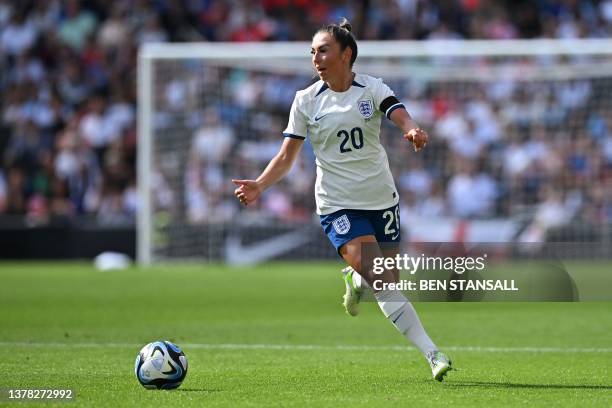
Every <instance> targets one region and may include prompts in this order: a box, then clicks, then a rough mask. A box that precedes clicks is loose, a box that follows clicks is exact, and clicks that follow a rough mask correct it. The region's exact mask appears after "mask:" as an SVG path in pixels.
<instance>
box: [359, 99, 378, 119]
mask: <svg viewBox="0 0 612 408" xmlns="http://www.w3.org/2000/svg"><path fill="white" fill-rule="evenodd" d="M357 108H358V109H359V113H361V116H363V117H364V118H366V119H370V118H371V117H372V115H374V104H373V103H372V101H371V100H370V99H366V100H363V101H359V102H358V103H357Z"/></svg>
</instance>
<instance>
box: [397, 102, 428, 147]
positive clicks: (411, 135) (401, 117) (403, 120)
mask: <svg viewBox="0 0 612 408" xmlns="http://www.w3.org/2000/svg"><path fill="white" fill-rule="evenodd" d="M390 119H391V120H392V121H393V123H395V125H396V126H397V127H398V128H400V129H401V130H402V132H404V139H406V140H408V141H410V142H412V144H413V145H414V151H415V152H418V151H419V150H421V149H422V148H424V147H425V145H426V144H427V140H428V139H429V135H428V134H427V132H426V131H424V130H423V129H421V128H420V127H419V125H418V124H417V123H416V122H415V121H414V120H412V118H411V117H410V114H409V113H408V112H407V111H406V110H405V109H396V110H394V111H393V112H391V116H390Z"/></svg>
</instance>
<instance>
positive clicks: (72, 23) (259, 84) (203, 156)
mask: <svg viewBox="0 0 612 408" xmlns="http://www.w3.org/2000/svg"><path fill="white" fill-rule="evenodd" d="M342 16H346V17H348V18H349V19H350V20H351V21H352V23H353V26H354V27H355V29H354V31H355V33H356V35H357V37H358V39H433V38H487V39H508V38H578V37H609V36H610V35H611V34H612V0H605V1H596V0H565V1H552V0H538V1H509V0H508V1H484V0H455V1H423V0H371V1H363V2H359V1H339V0H329V1H305V0H294V1H287V0H260V1H246V0H236V1H218V0H184V1H171V0H149V1H147V0H125V1H119V0H114V1H113V0H106V1H101V0H89V1H87V0H83V1H79V0H48V1H34V0H29V1H28V0H20V1H16V0H15V1H9V0H0V55H1V56H2V58H1V59H0V61H1V62H0V64H1V65H0V87H1V92H2V95H3V97H2V98H1V102H0V103H1V105H0V109H1V122H0V214H17V215H27V216H28V217H29V218H30V219H33V220H38V221H40V222H44V221H45V220H46V219H48V218H49V217H54V216H66V217H72V216H74V215H89V216H94V217H97V218H98V219H99V220H101V221H102V222H106V223H123V222H133V220H134V217H135V214H136V212H137V210H138V199H137V194H136V143H137V138H136V121H135V116H136V59H137V51H138V47H139V46H140V45H141V44H144V43H150V42H167V41H173V42H177V41H285V40H290V41H293V40H306V41H308V40H309V39H310V38H311V35H312V33H313V32H314V31H315V30H316V29H317V28H318V27H319V26H321V25H323V24H325V23H328V22H334V21H338V20H339V18H340V17H342ZM192 72H194V74H193V75H192V77H193V78H192V77H190V75H189V74H184V73H183V72H182V71H181V69H178V70H174V71H170V72H169V73H168V76H167V83H166V84H165V87H164V89H163V92H164V94H163V96H162V98H163V99H164V101H163V103H164V104H165V105H163V106H164V109H162V111H161V112H160V113H159V117H156V119H155V126H156V129H157V130H158V131H165V130H168V129H170V128H171V127H172V126H175V127H176V126H178V125H177V123H184V126H183V127H182V128H181V129H186V131H187V133H188V134H186V135H185V137H186V138H188V140H189V142H188V143H187V144H186V145H184V146H183V147H184V149H183V150H184V152H183V154H184V155H185V157H181V156H180V155H179V156H178V157H160V171H159V172H158V173H157V174H154V175H153V181H154V184H155V186H156V195H155V200H156V204H157V206H158V207H159V208H166V209H168V210H169V211H170V212H174V213H181V214H184V215H185V217H186V218H187V219H188V220H189V221H190V222H192V223H201V222H215V221H226V220H230V219H231V218H232V217H233V216H234V215H235V214H236V212H237V211H239V208H238V206H237V204H236V202H235V200H233V198H232V195H231V192H232V190H233V187H232V186H231V185H228V180H227V179H228V177H254V176H255V175H256V174H257V173H258V172H259V171H261V169H262V166H263V165H265V162H266V161H267V160H269V159H270V158H271V157H272V156H273V154H274V153H275V152H276V150H277V149H278V146H279V134H280V132H281V131H282V129H284V126H285V124H286V120H287V113H288V110H289V106H290V104H291V101H292V98H293V95H294V92H295V90H296V89H299V88H302V87H305V86H307V85H308V84H309V81H311V78H305V77H299V76H257V75H255V74H252V73H249V72H244V71H241V70H231V69H227V70H217V69H214V70H211V71H210V75H209V76H206V75H205V74H206V71H205V70H202V69H199V70H197V69H196V70H192ZM183 75H185V76H183ZM190 78H192V79H193V80H194V81H199V82H198V84H199V85H198V87H196V88H193V87H191V86H189V85H188V84H187V82H188V81H189V80H190ZM603 81H604V82H605V81H608V82H606V83H603V84H602V83H598V82H594V81H575V82H567V83H564V84H562V85H555V84H554V83H548V84H539V85H538V84H536V88H526V87H523V86H520V85H517V84H514V85H512V84H511V85H508V86H504V84H497V85H495V84H493V85H491V86H473V87H471V88H470V87H468V88H467V89H464V90H461V92H455V90H452V89H445V88H444V87H424V88H423V89H412V88H410V87H408V85H406V84H402V83H398V84H393V83H390V85H391V86H392V87H394V85H395V87H394V89H395V90H396V92H397V94H398V96H399V97H400V98H402V99H403V100H404V101H405V102H406V104H407V105H408V107H409V110H410V111H411V112H412V113H413V115H414V116H415V117H416V118H418V119H419V121H421V122H422V123H423V125H425V126H427V127H428V129H429V130H430V133H431V134H432V136H433V141H432V143H431V145H430V146H429V148H428V150H427V151H428V152H427V153H425V154H423V155H421V156H415V155H412V154H411V153H410V150H409V148H408V146H405V145H402V144H401V143H400V139H399V138H394V136H391V135H393V134H394V133H392V130H391V128H390V127H389V125H388V124H386V125H385V130H384V132H383V144H385V146H387V147H388V151H390V152H393V154H390V159H391V163H392V167H393V171H394V172H395V173H396V182H397V184H398V188H399V189H400V191H401V195H402V199H403V202H404V210H405V211H408V212H411V213H417V214H423V215H451V216H460V217H466V218H485V217H494V216H507V215H511V214H513V213H515V212H516V211H517V210H518V209H521V208H523V207H529V208H532V209H534V211H535V213H536V215H535V218H534V219H535V220H536V221H537V222H539V223H541V224H542V225H555V223H560V220H566V219H571V218H572V217H583V218H587V219H588V220H590V221H591V222H593V223H600V222H610V220H612V207H611V206H612V197H610V194H611V193H610V182H609V180H610V166H611V163H612V115H611V114H610V111H611V109H612V107H611V106H610V105H609V103H610V96H609V94H610V89H612V84H611V83H610V82H609V79H608V80H603ZM506 85H507V84H506ZM190 89H198V92H197V93H196V94H195V95H192V97H193V98H195V100H196V101H199V103H195V104H194V103H190V102H189V100H190V99H189V95H188V94H189V92H191V91H190ZM605 92H607V93H608V95H604V94H603V93H605ZM215 95H216V96H218V98H217V99H216V100H217V102H215V103H213V104H211V105H210V106H208V105H206V103H205V102H202V101H204V100H209V101H213V100H215V99H214V98H213V96H215ZM457 95H462V96H461V98H459V97H457ZM535 95H537V97H534V96H535ZM205 97H206V98H207V99H204V98H205ZM593 100H598V101H600V103H599V104H593V103H592V101H593ZM218 101H221V102H218ZM593 107H595V108H597V107H599V109H593ZM179 117H180V118H181V120H182V121H183V122H180V121H178V122H177V118H179ZM245 120H246V121H247V122H248V123H249V124H248V125H245ZM576 123H587V124H588V126H587V128H576V127H572V126H571V125H572V124H576ZM177 131H178V132H179V133H180V132H181V130H180V129H179V130H177ZM466 139H469V140H466ZM400 153H401V154H400ZM177 154H178V153H177ZM406 156H409V158H408V160H406ZM183 159H184V160H183ZM312 160H313V158H312V153H311V152H310V151H308V148H306V149H305V153H304V155H303V156H302V157H300V159H299V161H298V163H297V164H296V166H295V168H294V170H292V174H290V175H289V181H285V182H283V183H281V184H279V185H278V186H276V187H275V188H273V189H272V190H271V191H270V192H269V193H268V194H266V196H265V197H264V198H263V199H262V200H261V202H260V203H259V204H258V205H257V206H255V207H254V208H253V209H248V210H247V211H248V212H253V214H256V213H257V214H261V213H262V212H263V213H265V214H267V215H268V218H270V217H271V218H276V219H281V220H285V221H297V222H302V221H305V220H309V219H310V218H309V217H311V215H312V209H313V208H314V203H313V197H312V183H313V177H314V169H313V167H314V166H313V163H312ZM177 162H178V163H180V165H181V166H183V167H184V168H183V169H182V172H181V183H183V184H181V185H184V186H185V187H184V189H183V191H177V189H176V188H175V187H173V186H175V185H179V184H178V181H177V180H172V179H171V177H169V176H168V175H167V174H164V172H165V170H164V169H165V168H168V169H169V168H171V167H172V166H176V165H177V164H176V163H177ZM173 183H174V184H173ZM606 183H607V184H606ZM606 186H607V188H606ZM255 218H257V217H254V219H255ZM538 220H540V221H538ZM531 233H533V234H537V228H534V231H533V232H531Z"/></svg>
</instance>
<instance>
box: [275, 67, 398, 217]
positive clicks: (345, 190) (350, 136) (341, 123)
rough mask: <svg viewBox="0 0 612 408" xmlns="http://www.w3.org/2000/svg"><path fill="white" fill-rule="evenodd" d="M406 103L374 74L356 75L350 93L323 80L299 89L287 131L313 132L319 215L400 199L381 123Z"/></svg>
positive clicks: (310, 135) (296, 134) (375, 206)
mask: <svg viewBox="0 0 612 408" xmlns="http://www.w3.org/2000/svg"><path fill="white" fill-rule="evenodd" d="M383 101H385V104H383V107H382V108H381V104H382V103H383ZM400 107H402V108H403V105H402V104H401V103H399V102H398V101H397V99H396V98H395V96H394V94H393V91H391V89H389V87H388V86H387V85H385V84H384V83H383V81H382V79H379V78H374V77H372V76H369V75H361V74H356V75H355V79H354V80H353V84H352V86H351V87H350V88H349V89H348V90H347V91H345V92H335V91H332V90H331V89H330V88H329V87H328V86H327V84H325V82H323V81H322V80H319V81H318V82H316V83H314V84H313V85H311V86H309V87H308V88H306V89H304V90H301V91H298V92H297V93H296V95H295V99H294V101H293V105H292V106H291V113H290V114H289V124H288V125H287V128H286V129H285V131H284V132H283V134H284V135H285V137H293V138H297V139H304V138H306V137H308V138H309V140H310V143H311V144H312V147H313V150H314V153H315V156H316V166H317V179H316V183H315V198H316V203H317V214H320V215H327V214H331V213H333V212H335V211H338V210H341V209H359V210H382V209H386V208H389V207H391V206H393V205H395V204H397V202H398V200H399V197H398V194H397V190H396V188H395V183H394V182H393V176H392V175H391V170H390V169H389V160H388V158H387V153H386V152H385V150H384V148H383V147H382V145H381V144H380V123H381V118H382V117H383V116H384V115H387V117H388V116H389V115H390V114H391V112H392V111H393V110H395V109H396V108H400ZM381 109H385V112H382V111H381Z"/></svg>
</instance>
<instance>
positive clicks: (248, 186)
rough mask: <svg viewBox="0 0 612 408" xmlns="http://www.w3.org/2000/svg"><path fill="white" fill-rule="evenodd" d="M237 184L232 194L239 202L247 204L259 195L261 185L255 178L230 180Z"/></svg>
mask: <svg viewBox="0 0 612 408" xmlns="http://www.w3.org/2000/svg"><path fill="white" fill-rule="evenodd" d="M232 183H234V184H235V185H237V186H238V188H237V189H236V190H234V195H235V196H236V198H237V199H238V200H239V201H240V203H241V204H244V205H249V204H250V203H252V202H253V201H255V200H257V199H258V198H259V196H260V195H261V187H260V186H259V184H258V183H257V182H256V181H255V180H232Z"/></svg>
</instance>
